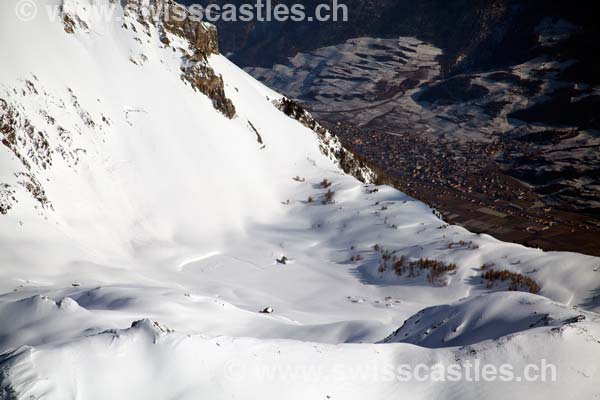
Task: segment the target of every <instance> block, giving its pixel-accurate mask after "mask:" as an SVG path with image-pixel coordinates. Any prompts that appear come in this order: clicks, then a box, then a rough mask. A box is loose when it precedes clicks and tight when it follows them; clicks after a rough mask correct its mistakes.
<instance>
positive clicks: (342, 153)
mask: <svg viewBox="0 0 600 400" xmlns="http://www.w3.org/2000/svg"><path fill="white" fill-rule="evenodd" d="M274 104H275V106H276V107H277V108H278V109H279V110H281V111H282V112H283V113H284V114H285V115H287V116H288V117H290V118H293V119H295V120H297V121H298V122H300V123H301V124H302V125H304V126H306V127H307V128H309V129H311V130H312V131H313V132H315V133H316V134H317V137H318V139H319V143H320V146H319V147H320V149H321V152H322V153H323V154H324V155H325V156H327V157H329V159H330V160H332V161H333V162H335V163H336V164H337V165H338V166H339V167H340V169H341V170H342V171H344V172H345V173H347V174H350V175H352V176H354V177H355V178H356V179H358V180H359V181H361V182H363V183H373V182H376V181H377V180H378V176H377V174H375V172H374V171H373V169H372V168H371V167H370V166H368V165H367V164H366V163H365V161H364V160H363V159H362V158H361V157H359V156H358V155H357V154H356V153H354V152H353V151H352V150H351V149H350V148H348V147H346V146H344V145H343V144H342V142H341V141H340V139H339V138H338V137H337V136H336V135H334V134H333V133H332V132H331V131H330V130H329V129H327V128H325V127H324V126H323V125H321V124H320V123H319V122H318V121H317V120H315V119H314V117H313V116H312V115H311V114H310V113H309V112H308V111H307V110H306V109H305V108H304V107H302V106H301V105H300V104H299V103H298V102H296V101H294V100H291V99H288V98H286V97H283V98H281V99H279V100H275V101H274Z"/></svg>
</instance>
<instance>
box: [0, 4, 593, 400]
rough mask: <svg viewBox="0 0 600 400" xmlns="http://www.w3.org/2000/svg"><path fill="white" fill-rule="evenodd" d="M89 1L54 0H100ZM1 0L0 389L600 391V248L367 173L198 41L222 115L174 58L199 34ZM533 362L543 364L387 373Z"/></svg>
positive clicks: (339, 395) (49, 392)
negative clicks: (483, 376) (467, 218)
mask: <svg viewBox="0 0 600 400" xmlns="http://www.w3.org/2000/svg"><path fill="white" fill-rule="evenodd" d="M65 1H66V0H65ZM90 1H91V0H80V1H79V2H69V4H71V3H73V4H75V5H77V4H84V5H87V6H88V7H92V5H93V4H96V5H97V4H107V3H108V1H109V0H96V1H95V2H90ZM61 2H62V1H59V0H38V1H37V2H36V3H37V4H38V5H39V6H40V7H43V6H44V5H60V4H61ZM16 4H17V0H3V1H2V2H0V15H1V18H2V19H1V22H2V23H1V24H0V54H1V55H2V61H0V135H1V136H2V139H3V143H4V145H3V146H1V149H0V206H1V207H4V208H1V207H0V210H3V212H2V214H4V215H2V214H0V399H2V400H8V399H11V400H12V399H58V400H66V399H85V400H87V399H107V398H110V399H128V400H131V399H144V400H146V399H198V398H207V399H225V398H227V399H232V398H238V399H257V398H265V399H268V398H285V399H309V398H310V399H365V398H375V399H397V398H402V399H430V398H457V399H458V398H460V399H483V398H486V399H487V398H490V399H494V398H498V399H500V398H510V397H511V396H513V397H514V398H528V399H538V398H539V399H554V398H556V399H558V398H582V399H583V398H586V399H593V398H600V370H599V367H598V360H599V359H600V320H599V316H598V314H597V312H598V311H599V310H600V271H598V269H599V267H600V260H599V259H597V258H594V257H589V256H584V255H580V254H574V253H545V252H542V251H541V250H537V249H530V248H525V247H523V246H520V245H515V244H510V243H503V242H500V241H497V240H495V239H494V238H492V237H490V236H487V235H476V234H472V233H470V232H468V231H466V230H465V229H463V228H461V227H458V226H450V225H447V224H446V223H445V222H444V221H442V220H440V219H439V218H438V217H437V216H436V214H435V212H434V210H431V209H430V208H429V207H428V206H426V205H425V204H423V203H420V202H418V201H416V200H414V199H412V198H410V197H408V196H406V195H404V194H403V193H400V192H398V191H396V190H394V189H391V188H389V187H383V186H380V187H377V186H375V185H373V184H364V183H361V182H359V181H358V180H357V179H356V178H354V177H352V176H350V175H347V174H345V173H343V172H342V171H341V170H340V169H339V167H338V166H337V164H336V162H335V161H334V160H332V159H331V157H327V156H325V155H324V154H323V153H322V151H321V150H322V149H321V147H322V146H323V143H321V142H320V139H319V138H318V137H317V135H316V134H315V132H313V131H312V130H310V129H308V128H306V127H305V126H303V125H302V124H300V123H299V122H298V121H296V120H294V119H292V118H289V117H288V116H286V115H285V114H284V113H282V112H281V111H279V109H278V108H277V107H276V106H275V102H276V101H277V100H280V99H281V96H280V95H278V94H277V93H275V92H273V91H271V90H269V89H268V88H266V87H264V86H263V85H262V84H260V83H259V82H257V81H255V80H254V79H253V78H251V77H250V76H249V75H247V74H246V73H245V72H244V71H242V70H240V69H239V68H237V67H236V66H234V65H232V64H231V63H230V62H229V61H228V60H227V59H226V58H225V57H223V56H221V55H219V54H211V55H210V56H208V60H207V61H206V62H207V65H208V66H209V67H210V68H211V69H212V70H213V71H214V72H215V74H216V75H217V76H218V75H220V76H222V78H223V85H224V89H225V94H226V96H227V98H229V99H230V100H231V102H232V103H233V105H234V106H235V110H236V113H235V116H234V117H233V118H232V119H229V118H227V117H226V116H225V115H224V114H223V113H221V112H219V111H218V110H216V109H215V107H214V103H213V102H212V101H211V99H210V98H209V97H207V96H205V95H204V94H202V93H200V92H199V91H197V90H195V89H194V88H193V87H192V85H190V83H189V82H187V81H186V80H184V79H182V77H181V68H182V63H183V62H184V61H183V57H184V56H186V55H189V54H190V53H191V52H192V48H191V44H190V42H188V40H186V39H185V38H184V37H178V36H176V35H173V34H170V33H169V34H168V39H169V44H165V42H164V41H162V40H161V37H160V34H159V30H158V29H157V27H156V26H155V25H153V24H152V23H150V24H148V23H147V21H140V20H139V19H137V18H135V16H132V15H123V14H122V10H121V9H120V8H119V9H120V10H121V11H120V12H121V14H120V15H121V16H122V17H123V21H101V20H97V19H94V18H93V16H90V15H86V16H81V18H80V21H83V22H85V24H76V29H74V32H73V33H68V32H66V31H65V24H64V21H63V20H61V19H59V20H58V21H54V22H52V21H48V20H47V18H44V16H43V15H42V14H40V15H38V17H37V18H36V19H35V20H34V21H32V22H29V23H24V22H22V21H19V20H18V19H17V18H16V16H15V14H14V9H15V5H16ZM73 4H71V6H72V7H75V6H73ZM66 9H67V10H69V8H66ZM75 9H76V8H75ZM7 143H8V144H7ZM294 178H296V179H294ZM328 192H329V193H330V194H327V193H328ZM401 258H402V260H403V263H404V264H403V265H405V266H406V268H407V269H406V271H405V272H403V273H401V274H399V273H398V272H397V270H399V267H398V265H399V264H398V263H399V260H400V259H401ZM426 259H427V260H435V261H437V262H439V265H440V266H441V265H443V268H447V270H443V271H441V272H439V273H436V275H435V276H434V272H433V271H434V270H433V269H432V268H433V267H431V266H429V264H427V265H425V263H424V261H423V260H426ZM419 260H421V264H418V262H419ZM453 264H455V268H450V267H449V266H450V265H453ZM483 264H485V265H486V269H485V270H482V268H481V267H482V265H483ZM410 268H412V269H410ZM490 269H494V270H497V271H504V270H506V271H511V272H513V273H515V276H521V277H527V278H530V279H531V280H533V281H535V282H536V283H537V284H539V287H540V290H539V293H538V294H529V293H525V292H526V291H527V287H526V286H523V284H522V283H518V284H517V289H518V290H520V291H507V289H508V288H509V286H510V279H508V280H506V281H501V280H499V279H498V280H489V279H484V278H482V275H483V274H484V273H485V271H489V270H490ZM409 271H412V272H409ZM516 274H519V275H516ZM268 307H271V308H272V311H273V312H272V313H261V312H260V311H261V310H265V309H266V308H268ZM421 310H422V311H421ZM405 321H406V322H405ZM386 338H387V339H386ZM542 360H545V362H547V363H551V364H554V365H556V368H557V370H556V378H557V379H556V381H554V382H539V381H538V382H525V381H520V380H517V379H514V380H512V381H510V382H502V381H498V380H495V381H489V382H488V381H479V382H470V381H465V380H460V381H445V382H444V381H434V380H431V379H428V380H423V381H419V380H416V379H410V380H402V379H398V377H397V376H395V375H394V374H393V373H392V374H390V372H393V371H392V369H390V368H394V369H395V367H396V366H398V365H402V364H407V365H417V364H425V365H427V366H434V365H436V364H439V365H443V366H448V365H452V364H459V365H466V364H469V363H472V362H475V361H477V362H481V363H482V364H483V363H489V364H493V365H497V366H500V365H502V364H510V365H512V366H513V367H514V370H515V371H521V370H523V368H524V367H525V366H526V365H527V364H532V363H540V362H541V361H542ZM365 368H367V369H368V370H367V372H366V373H365V370H364V369H365ZM369 368H370V369H369ZM373 370H374V371H376V373H375V374H371V372H372V371H373ZM516 374H517V375H519V372H516Z"/></svg>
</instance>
